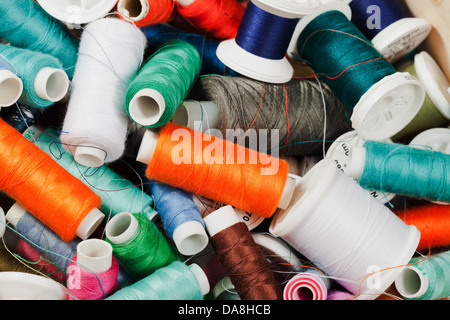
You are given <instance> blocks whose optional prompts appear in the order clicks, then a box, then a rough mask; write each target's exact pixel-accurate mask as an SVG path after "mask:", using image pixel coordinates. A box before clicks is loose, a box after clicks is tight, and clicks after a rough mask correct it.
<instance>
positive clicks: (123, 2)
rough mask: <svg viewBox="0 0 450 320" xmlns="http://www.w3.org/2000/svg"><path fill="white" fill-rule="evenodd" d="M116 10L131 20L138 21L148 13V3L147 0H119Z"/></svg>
mask: <svg viewBox="0 0 450 320" xmlns="http://www.w3.org/2000/svg"><path fill="white" fill-rule="evenodd" d="M117 11H118V12H119V13H120V14H121V15H122V16H124V17H126V18H128V19H131V20H132V21H140V20H142V19H144V18H145V17H146V16H147V14H148V13H149V11H150V4H149V1H147V0H119V2H118V3H117Z"/></svg>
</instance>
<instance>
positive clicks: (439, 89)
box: [414, 51, 450, 120]
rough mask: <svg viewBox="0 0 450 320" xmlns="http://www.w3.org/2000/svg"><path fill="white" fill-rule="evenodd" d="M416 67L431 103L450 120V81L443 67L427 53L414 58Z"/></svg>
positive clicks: (421, 53) (423, 52) (424, 52)
mask: <svg viewBox="0 0 450 320" xmlns="http://www.w3.org/2000/svg"><path fill="white" fill-rule="evenodd" d="M414 67H415V69H416V73H417V76H418V78H419V80H420V81H421V82H422V85H423V86H424V87H425V91H426V93H427V94H428V96H429V97H430V99H431V101H432V102H433V103H434V105H435V106H436V107H437V109H438V110H439V111H440V112H441V113H442V115H443V116H444V117H445V118H447V119H449V120H450V93H449V89H450V81H449V80H448V79H447V77H446V76H445V74H444V72H443V71H442V69H441V67H440V66H439V65H438V64H437V62H436V61H435V60H434V59H433V58H432V57H431V55H430V54H429V53H428V52H426V51H422V52H420V53H418V54H416V55H415V56H414Z"/></svg>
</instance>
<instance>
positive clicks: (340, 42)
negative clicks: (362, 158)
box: [288, 1, 425, 141]
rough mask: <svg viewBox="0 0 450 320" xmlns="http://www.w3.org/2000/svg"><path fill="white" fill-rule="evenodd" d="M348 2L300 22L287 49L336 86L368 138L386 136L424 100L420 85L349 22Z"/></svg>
mask: <svg viewBox="0 0 450 320" xmlns="http://www.w3.org/2000/svg"><path fill="white" fill-rule="evenodd" d="M350 15H351V11H350V10H349V7H348V5H347V4H345V3H344V2H340V1H335V2H334V3H333V2H332V3H331V4H327V5H323V6H321V9H319V10H318V11H317V12H316V13H315V14H313V15H310V16H307V17H304V18H303V19H301V20H300V22H299V24H298V25H297V28H296V31H295V32H294V36H293V40H292V41H291V44H290V48H289V51H288V52H289V54H290V56H291V58H293V59H298V58H300V59H302V60H304V61H306V62H307V63H308V64H309V65H310V66H311V68H312V69H313V70H314V71H315V72H316V73H317V74H318V75H319V76H320V77H321V78H323V80H324V82H326V83H327V84H328V86H329V87H330V88H331V89H332V91H333V92H334V93H335V94H336V96H337V97H338V98H339V100H341V101H342V103H343V104H344V105H345V106H346V108H347V112H348V114H349V115H351V121H352V126H353V128H354V129H355V130H356V131H357V132H358V134H359V135H360V136H361V138H363V139H364V140H378V141H381V140H386V139H389V138H391V137H392V136H394V135H395V134H397V133H398V132H399V131H400V130H402V129H403V128H404V127H405V126H406V125H407V124H408V123H409V122H410V121H411V120H412V119H413V118H414V117H415V116H416V114H417V113H418V112H419V109H420V107H421V106H422V103H423V101H424V99H425V89H424V88H423V86H422V84H421V83H420V82H419V81H418V80H417V79H415V78H414V77H412V76H411V75H410V74H409V73H400V72H397V71H396V70H395V68H394V67H393V65H392V64H391V63H390V62H389V61H388V60H387V59H386V58H385V57H383V56H382V55H381V53H379V52H378V51H377V50H376V49H375V48H374V47H373V45H372V44H371V43H370V41H369V40H368V39H367V38H365V36H364V35H363V34H362V33H361V32H360V31H359V30H358V29H357V28H356V26H355V25H354V24H353V23H351V21H350V20H349V17H350Z"/></svg>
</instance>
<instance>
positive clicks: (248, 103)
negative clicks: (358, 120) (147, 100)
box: [173, 76, 351, 156]
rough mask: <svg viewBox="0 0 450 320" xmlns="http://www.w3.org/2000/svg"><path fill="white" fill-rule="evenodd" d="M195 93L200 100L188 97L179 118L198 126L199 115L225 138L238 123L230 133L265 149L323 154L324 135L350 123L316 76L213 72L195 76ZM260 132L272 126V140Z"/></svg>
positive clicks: (335, 134)
mask: <svg viewBox="0 0 450 320" xmlns="http://www.w3.org/2000/svg"><path fill="white" fill-rule="evenodd" d="M190 98H191V99H195V100H198V101H201V103H200V104H199V103H198V102H197V103H195V101H186V102H184V104H183V105H182V106H180V108H179V109H178V110H177V113H176V114H175V117H174V118H173V121H174V122H176V123H178V124H180V125H184V126H188V127H190V128H191V129H194V125H195V123H196V121H202V119H203V124H204V125H202V127H205V128H208V127H209V128H217V129H218V130H219V131H220V132H221V134H222V136H223V137H225V138H227V136H230V134H227V133H229V130H231V129H234V130H235V131H234V132H233V133H234V134H232V135H231V137H230V138H227V139H230V140H231V139H237V140H238V142H240V144H243V143H244V142H245V143H248V147H250V148H252V149H258V150H257V151H260V152H267V153H274V152H277V153H278V154H282V155H283V156H291V155H293V156H299V155H311V154H320V153H322V149H323V144H324V141H323V140H324V138H325V139H326V140H327V141H329V140H334V139H335V138H336V137H338V136H339V135H341V134H343V133H345V132H347V131H348V130H349V128H351V123H350V121H349V120H348V118H347V117H346V115H345V107H344V105H343V104H342V103H341V102H340V101H339V100H338V99H337V98H336V96H335V95H334V93H333V92H332V91H331V90H330V88H329V87H328V86H327V85H326V84H325V83H323V82H321V83H320V84H319V83H318V82H316V81H315V80H300V79H292V80H291V81H290V82H288V83H286V84H285V85H281V84H270V83H269V84H267V83H262V82H260V81H256V80H253V79H248V78H244V77H227V78H225V77H219V76H208V77H202V78H200V79H199V80H198V81H197V82H196V84H195V86H194V88H193V90H192V92H191V94H190ZM211 103H213V105H215V107H216V108H215V109H213V108H212V106H210V104H211ZM324 104H325V105H324ZM242 106H245V108H244V107H242ZM210 110H212V111H211V112H209V111H210ZM325 112H326V114H325ZM216 123H217V125H216V126H214V124H216ZM268 129H270V130H268ZM197 130H198V129H197ZM227 130H228V131H227ZM262 130H264V131H262ZM275 130H276V131H275ZM261 132H267V144H266V143H259V144H258V143H257V142H258V136H260V135H262V134H261ZM255 133H259V134H255ZM246 134H247V136H248V138H247V139H244V136H245V135H246ZM255 135H256V137H255ZM324 135H325V136H324ZM277 136H278V137H277ZM259 139H260V140H259V141H262V137H259Z"/></svg>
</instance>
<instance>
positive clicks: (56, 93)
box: [34, 67, 70, 102]
mask: <svg viewBox="0 0 450 320" xmlns="http://www.w3.org/2000/svg"><path fill="white" fill-rule="evenodd" d="M69 85H70V80H69V77H68V76H67V73H66V72H64V70H61V69H55V68H48V67H46V68H42V69H41V70H40V71H39V72H38V73H37V75H36V78H35V80H34V91H35V92H36V94H37V95H38V97H40V98H41V99H44V100H48V101H52V102H58V101H60V100H61V99H63V98H64V97H65V96H66V94H67V91H68V90H69Z"/></svg>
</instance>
